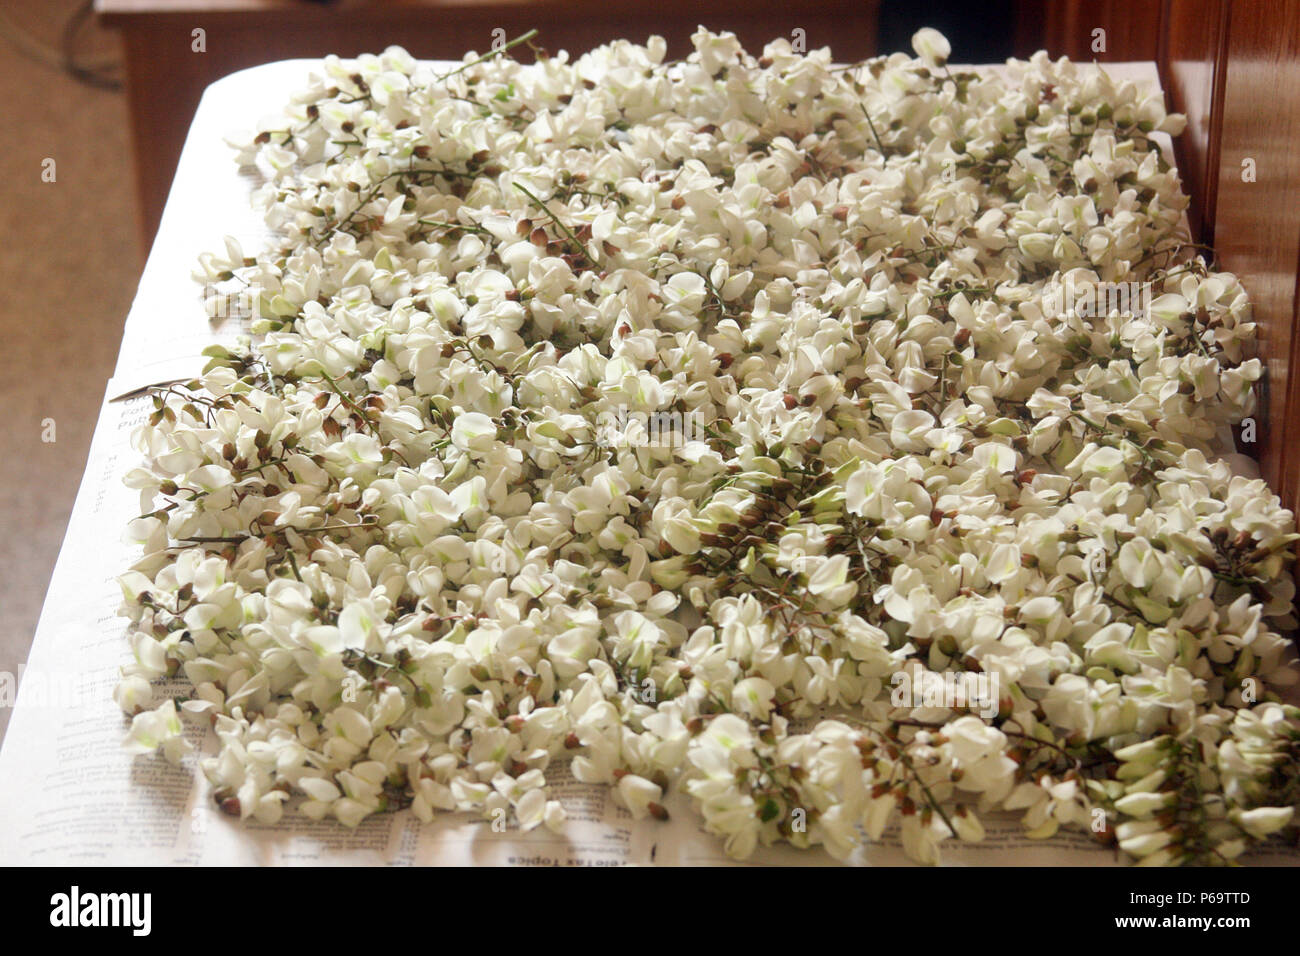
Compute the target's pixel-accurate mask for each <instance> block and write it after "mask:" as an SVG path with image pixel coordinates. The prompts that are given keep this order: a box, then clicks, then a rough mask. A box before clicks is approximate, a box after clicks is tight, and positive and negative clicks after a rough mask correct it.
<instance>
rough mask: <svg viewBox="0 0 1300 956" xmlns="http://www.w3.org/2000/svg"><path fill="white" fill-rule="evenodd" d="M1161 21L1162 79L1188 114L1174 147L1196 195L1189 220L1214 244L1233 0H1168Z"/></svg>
mask: <svg viewBox="0 0 1300 956" xmlns="http://www.w3.org/2000/svg"><path fill="white" fill-rule="evenodd" d="M1161 23H1162V29H1161V35H1160V50H1159V53H1158V63H1159V66H1160V84H1161V86H1162V87H1163V88H1164V91H1165V95H1166V97H1167V98H1168V100H1169V106H1170V108H1171V109H1173V110H1174V111H1175V112H1178V113H1182V114H1184V115H1185V116H1186V117H1187V129H1186V131H1185V132H1184V133H1183V135H1182V136H1180V137H1179V138H1178V141H1177V142H1176V143H1175V150H1176V152H1177V154H1178V171H1179V174H1180V175H1181V176H1182V178H1183V184H1184V188H1185V189H1186V190H1187V194H1188V196H1190V197H1191V200H1192V204H1191V207H1190V208H1189V209H1188V219H1189V220H1190V221H1191V226H1192V236H1193V237H1194V238H1195V239H1196V240H1197V241H1198V242H1203V243H1206V244H1212V243H1213V242H1214V228H1213V227H1214V216H1213V210H1214V208H1215V203H1216V199H1217V195H1218V183H1219V175H1218V171H1219V129H1220V122H1221V117H1222V106H1223V86H1224V81H1225V78H1226V77H1225V73H1226V71H1225V70H1224V68H1223V52H1224V46H1225V44H1226V42H1227V35H1228V31H1227V25H1228V0H1164V6H1163V9H1162V11H1161Z"/></svg>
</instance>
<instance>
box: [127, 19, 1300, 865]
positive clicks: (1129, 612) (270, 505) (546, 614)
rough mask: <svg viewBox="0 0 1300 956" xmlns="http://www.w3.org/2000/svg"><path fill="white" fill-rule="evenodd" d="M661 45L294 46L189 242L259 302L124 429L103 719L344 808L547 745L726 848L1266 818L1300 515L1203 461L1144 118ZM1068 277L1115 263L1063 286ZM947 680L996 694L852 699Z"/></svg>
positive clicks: (1190, 840)
mask: <svg viewBox="0 0 1300 956" xmlns="http://www.w3.org/2000/svg"><path fill="white" fill-rule="evenodd" d="M693 40H694V52H693V53H692V54H691V55H690V56H689V57H688V58H687V59H686V60H683V61H678V62H673V63H665V62H664V50H665V44H664V42H663V41H662V40H660V39H657V38H655V39H651V40H650V41H649V42H648V44H647V45H646V46H637V45H634V44H631V43H627V42H618V43H614V44H611V45H608V46H605V47H602V48H600V49H598V50H595V51H593V52H591V53H589V54H586V55H584V56H582V57H580V58H578V59H577V60H575V61H573V62H570V61H569V59H568V57H567V56H565V55H558V56H547V55H545V53H544V52H543V51H538V55H537V60H536V62H535V63H534V64H531V65H522V64H520V63H519V62H516V60H514V59H513V58H512V55H510V53H509V52H508V51H502V52H504V53H505V55H492V54H489V55H488V56H486V57H480V58H474V57H472V56H467V57H466V59H465V61H464V63H463V64H462V65H461V66H460V67H459V68H458V69H456V70H454V71H451V72H448V73H444V74H443V75H438V74H437V73H436V72H435V71H433V70H431V69H430V68H429V67H428V66H421V65H420V64H418V63H416V62H415V61H414V60H412V58H411V57H410V56H408V55H407V54H406V53H405V52H404V51H402V50H400V49H397V48H392V49H389V50H387V51H386V52H385V53H384V54H383V55H381V56H365V57H362V58H360V59H359V60H357V61H355V62H352V63H344V62H341V61H339V60H338V59H336V58H331V59H328V60H326V61H325V62H324V66H323V75H322V76H320V77H318V78H315V79H314V80H313V85H311V86H310V88H308V89H306V90H305V91H303V92H302V93H301V94H299V95H298V96H296V97H295V98H294V101H293V102H292V103H291V104H290V105H289V106H288V108H287V109H286V110H285V112H284V114H283V116H282V117H281V118H280V119H279V120H277V121H276V122H275V123H272V124H269V125H267V126H265V127H264V128H263V129H262V130H261V131H260V132H258V133H257V134H256V135H255V136H253V135H251V134H250V136H249V139H248V141H247V142H244V143H242V144H241V151H240V154H239V159H240V161H241V162H242V163H245V164H255V165H256V167H257V169H258V170H259V171H260V172H261V174H262V176H263V177H264V180H265V182H264V185H263V186H261V187H260V189H259V191H258V192H257V194H256V201H257V203H258V204H259V205H260V207H261V208H262V209H264V210H265V214H266V221H267V223H268V224H269V225H270V226H271V227H272V228H273V229H274V230H275V232H276V234H277V235H279V236H280V240H279V242H280V245H279V247H277V248H272V249H268V250H266V251H263V252H261V253H259V254H257V255H255V256H246V254H245V252H244V250H242V249H240V248H239V246H238V245H237V244H236V243H235V242H233V241H229V242H228V243H227V249H226V251H225V253H224V254H215V255H211V256H208V257H205V259H204V260H203V262H202V267H201V274H200V278H201V279H202V280H203V281H204V282H205V283H207V284H208V285H209V287H210V288H211V289H214V290H217V291H219V292H220V293H221V296H222V297H223V298H221V299H218V300H217V301H221V302H234V303H236V304H241V305H242V306H243V307H248V308H251V309H252V310H253V311H254V312H256V313H257V314H258V315H259V316H260V317H259V318H258V319H257V320H256V321H255V324H254V328H253V332H254V335H253V337H252V340H251V341H249V342H248V343H247V347H246V348H243V349H242V350H237V351H228V350H226V349H223V348H214V349H211V350H209V357H210V358H211V361H210V362H209V364H208V366H207V368H206V369H205V370H204V372H203V374H202V375H201V377H200V378H198V379H196V380H195V381H194V382H191V383H189V384H188V385H187V386H176V387H171V388H167V389H162V390H159V391H158V393H157V395H156V397H155V412H154V414H153V416H152V418H151V420H150V422H149V423H148V424H147V425H146V426H143V427H142V428H140V429H139V431H138V433H137V443H138V446H139V448H140V449H141V451H142V453H143V454H144V455H145V457H146V461H147V464H146V466H145V467H143V468H139V469H136V470H134V471H132V472H131V473H130V475H129V476H128V479H127V480H128V483H129V484H130V485H131V486H132V487H133V488H138V489H139V491H140V494H141V500H142V502H143V505H142V510H143V511H145V512H146V513H145V514H144V515H143V516H142V517H140V518H138V519H137V520H136V521H135V522H134V523H133V524H132V526H131V532H132V533H133V536H134V538H135V539H137V540H139V541H140V542H141V543H142V544H143V547H144V555H143V557H142V558H141V560H140V561H139V562H138V563H137V564H136V565H135V566H134V568H133V569H132V570H131V571H130V572H129V573H127V574H125V575H124V576H123V577H122V579H121V583H122V588H123V591H124V594H125V598H126V604H125V613H127V614H129V616H130V619H131V621H132V626H131V630H130V642H131V646H132V649H133V651H134V653H133V661H132V662H131V663H130V664H129V666H127V667H126V668H125V673H124V680H123V681H122V683H121V685H120V687H119V689H118V691H117V699H118V702H119V703H120V704H121V706H122V707H123V709H124V710H125V711H126V712H128V713H131V714H134V715H135V717H134V720H133V723H132V728H131V733H130V737H129V741H128V746H129V747H130V748H131V749H132V750H134V751H137V752H141V753H145V752H152V751H155V750H157V749H159V748H161V749H162V750H163V751H164V752H165V753H167V754H168V755H169V756H170V757H172V758H179V757H180V755H181V754H183V753H184V752H185V751H186V750H187V749H188V748H187V744H186V741H185V735H184V732H183V725H182V721H181V719H180V718H181V717H182V716H191V717H195V718H202V719H203V720H205V721H206V720H211V721H212V723H213V724H214V726H215V728H216V733H217V736H218V737H219V740H220V749H219V753H218V754H217V755H216V756H215V757H211V758H208V759H204V760H203V761H202V768H203V771H204V772H205V773H206V775H207V777H208V779H209V780H210V781H211V783H212V785H213V787H214V792H215V797H216V800H217V801H218V803H219V804H220V806H221V808H222V809H224V810H226V811H227V812H229V813H231V814H235V815H238V816H240V817H245V818H247V817H255V818H257V819H258V820H261V821H265V822H274V821H276V820H278V819H279V818H280V816H281V814H282V812H283V811H284V809H285V807H286V804H289V805H291V806H294V807H296V808H297V809H298V810H299V811H300V812H302V813H304V814H306V815H308V816H310V817H313V818H324V817H333V818H337V819H338V820H339V821H341V822H342V823H344V824H348V825H355V824H357V823H358V822H360V821H361V820H362V819H364V818H365V817H367V816H368V815H370V814H373V813H381V812H386V811H393V810H396V809H399V808H403V807H408V806H409V807H410V808H411V809H412V810H413V811H414V813H416V814H417V815H418V816H419V817H420V818H421V819H422V820H428V819H429V818H430V817H431V816H432V815H433V814H434V813H435V812H437V811H471V812H473V813H475V814H479V815H481V816H483V817H484V818H492V817H494V816H498V817H499V816H500V815H502V814H503V813H504V814H506V815H508V818H509V819H510V821H511V822H512V824H515V825H518V826H519V827H522V828H524V829H529V828H532V827H535V826H538V825H543V824H544V825H547V826H551V827H559V826H561V825H562V823H563V819H564V812H563V808H562V806H561V805H560V804H559V802H557V801H556V800H555V799H553V798H552V796H551V795H550V793H549V791H548V785H547V775H548V772H549V773H552V774H553V772H554V767H555V766H558V764H559V763H560V762H571V764H570V766H571V770H572V773H573V774H574V775H576V777H577V778H579V779H580V780H582V781H587V782H593V783H603V784H608V785H610V786H612V787H613V788H614V790H615V793H616V795H617V799H618V800H619V801H620V802H621V803H622V804H624V805H626V807H627V808H628V809H629V810H630V811H631V812H632V813H633V814H634V815H635V816H636V817H638V818H639V817H643V816H646V815H649V816H653V817H657V818H660V819H662V818H664V817H666V816H667V811H666V810H665V808H664V804H665V801H666V800H667V795H668V793H669V792H670V791H676V792H680V793H684V794H686V795H688V797H689V800H690V802H691V803H692V805H693V806H694V807H695V808H696V809H697V810H698V812H699V813H700V814H701V816H702V818H703V823H704V826H705V827H706V828H707V829H708V830H709V831H710V832H712V833H715V834H717V835H719V836H720V837H722V838H723V839H724V840H725V842H726V849H727V851H728V852H729V853H731V854H733V855H735V856H737V857H744V856H746V855H748V854H750V853H751V852H752V851H753V850H754V849H755V848H756V847H757V846H758V845H760V844H769V843H772V842H774V841H778V840H785V841H788V842H790V843H792V844H795V845H797V846H801V847H802V846H812V845H821V846H823V847H825V848H826V850H828V851H829V852H831V853H833V854H835V855H836V856H840V857H843V856H845V855H847V854H849V853H851V852H852V851H853V850H854V848H855V847H857V846H859V845H860V844H861V843H863V842H864V841H870V840H877V839H879V838H880V836H881V834H882V832H883V831H884V830H885V829H886V828H887V827H888V826H890V825H891V824H898V825H900V827H901V835H902V839H903V842H904V845H905V847H906V848H907V850H908V852H909V853H910V854H911V855H912V856H913V857H914V858H915V859H917V860H921V861H926V862H933V861H935V860H936V859H937V856H938V847H939V844H940V843H941V842H942V841H943V840H945V839H948V838H950V837H955V838H958V839H962V840H978V839H980V837H981V835H982V833H983V830H982V827H981V824H980V822H979V817H980V815H984V814H987V813H989V812H994V811H1003V810H1013V811H1019V812H1021V813H1023V817H1024V823H1025V826H1026V827H1027V828H1028V830H1029V832H1030V833H1031V834H1032V835H1033V836H1042V837H1045V836H1050V835H1052V834H1054V833H1055V832H1056V831H1057V829H1058V827H1062V826H1074V827H1076V828H1081V829H1082V830H1084V831H1091V832H1093V833H1096V834H1097V835H1098V837H1099V838H1100V839H1102V840H1103V841H1106V842H1110V843H1115V844H1117V845H1118V847H1119V848H1120V849H1121V850H1122V851H1123V852H1124V853H1125V854H1127V855H1128V856H1129V857H1131V858H1138V859H1141V861H1142V862H1145V863H1178V862H1226V861H1230V860H1232V859H1234V858H1235V857H1237V856H1238V855H1240V854H1241V853H1242V852H1243V851H1244V850H1245V849H1246V848H1248V846H1249V845H1250V844H1251V843H1252V842H1254V841H1258V840H1261V839H1264V838H1266V837H1268V836H1269V835H1270V834H1272V833H1276V832H1278V831H1279V830H1282V829H1283V828H1286V827H1288V826H1290V824H1291V817H1292V812H1293V808H1294V804H1295V803H1296V801H1297V799H1298V798H1300V761H1298V760H1297V757H1300V711H1298V710H1297V709H1295V708H1294V707H1291V706H1288V705H1284V704H1282V703H1280V702H1279V688H1281V687H1282V686H1283V685H1286V684H1288V683H1290V682H1291V680H1292V672H1291V670H1290V668H1289V665H1288V663H1287V660H1288V658H1287V650H1286V648H1287V644H1286V641H1285V640H1284V639H1283V637H1281V636H1280V633H1279V632H1284V631H1286V630H1288V629H1290V628H1292V627H1293V626H1294V625H1295V618H1294V617H1293V616H1292V610H1293V601H1292V598H1293V593H1294V588H1293V585H1292V582H1291V578H1290V568H1289V562H1290V560H1291V558H1290V555H1289V551H1290V545H1291V543H1292V542H1293V541H1295V540H1296V539H1297V537H1300V536H1297V535H1296V534H1294V533H1293V518H1292V515H1291V513H1290V512H1289V511H1287V510H1285V509H1283V508H1282V507H1281V506H1280V504H1279V501H1278V499H1277V498H1276V497H1275V496H1274V495H1273V494H1272V493H1271V491H1270V490H1269V489H1268V487H1267V486H1266V485H1265V484H1264V483H1263V482H1261V481H1258V480H1248V479H1246V478H1242V477H1236V476H1234V475H1233V473H1232V472H1231V470H1230V469H1229V467H1228V466H1227V465H1226V464H1224V463H1223V462H1221V461H1218V460H1216V459H1215V453H1214V449H1215V448H1216V447H1218V446H1217V445H1216V435H1217V434H1219V433H1220V432H1221V431H1222V430H1223V429H1224V427H1225V425H1227V424H1229V423H1234V422H1239V421H1240V420H1241V419H1242V418H1243V417H1244V416H1247V415H1249V414H1250V412H1251V410H1252V408H1253V402H1254V398H1253V394H1252V383H1253V382H1255V381H1256V380H1257V379H1258V378H1259V376H1260V373H1261V368H1260V363H1259V361H1258V360H1256V359H1252V358H1248V355H1249V350H1250V348H1251V345H1252V340H1253V338H1254V326H1253V324H1252V323H1251V321H1250V318H1249V315H1250V313H1249V306H1248V303H1247V299H1246V295H1245V293H1244V292H1243V290H1242V287H1241V285H1240V283H1239V282H1238V280H1237V279H1236V277H1234V276H1232V275H1229V274H1225V273H1220V272H1214V271H1212V270H1211V268H1210V266H1209V265H1208V263H1207V262H1206V260H1204V259H1202V258H1201V257H1199V256H1195V255H1191V254H1190V253H1191V252H1193V251H1194V250H1192V249H1190V248H1189V245H1188V243H1187V241H1186V237H1185V235H1184V234H1183V233H1182V231H1181V230H1182V227H1181V226H1180V217H1181V212H1182V210H1183V208H1184V207H1185V205H1186V200H1185V198H1184V197H1183V196H1182V194H1181V192H1180V188H1179V181H1178V178H1177V174H1176V172H1175V170H1174V169H1172V168H1171V166H1170V165H1169V163H1168V162H1167V161H1166V160H1165V158H1164V157H1162V155H1161V152H1160V150H1159V148H1158V146H1157V144H1156V143H1155V142H1154V141H1153V139H1152V138H1151V134H1152V133H1153V132H1155V131H1162V132H1172V133H1176V132H1177V131H1178V130H1179V129H1180V128H1181V127H1182V125H1183V121H1182V118H1181V117H1178V116H1172V115H1166V113H1165V111H1164V106H1163V103H1162V100H1161V98H1160V96H1159V95H1158V94H1157V93H1151V92H1142V91H1140V90H1139V89H1137V88H1136V87H1135V86H1134V85H1133V84H1132V83H1128V82H1124V83H1118V82H1115V81H1114V80H1112V79H1111V78H1109V77H1108V76H1107V75H1106V74H1105V72H1104V71H1100V70H1090V69H1079V68H1077V67H1076V66H1075V65H1073V64H1071V63H1069V62H1068V61H1065V60H1062V61H1058V62H1053V61H1051V60H1049V59H1048V58H1047V56H1046V55H1045V54H1038V55H1037V56H1035V57H1034V58H1033V59H1032V60H1030V61H1028V62H1014V63H1012V64H1010V65H1009V67H1008V68H1007V70H1006V71H1005V73H1004V74H1003V75H1001V76H995V75H991V74H987V73H978V74H977V73H976V72H972V71H968V70H959V69H953V68H950V67H949V66H948V64H947V57H948V43H947V41H946V40H944V39H943V37H942V36H940V35H939V34H937V33H935V32H934V31H932V30H923V31H921V33H919V34H918V35H917V37H916V38H915V41H914V46H915V47H916V49H917V51H918V58H909V57H907V56H905V55H902V54H895V55H892V56H889V57H884V58H879V59H874V60H871V61H869V62H866V63H862V64H857V65H854V66H851V67H837V66H836V65H834V64H833V62H832V60H831V58H830V55H829V53H828V52H827V51H818V52H815V53H811V54H808V55H801V54H796V53H793V52H792V51H791V48H790V44H789V43H788V42H786V41H784V40H779V41H776V42H773V43H771V44H769V45H768V46H767V47H766V48H765V49H764V51H763V54H762V56H761V57H758V58H755V57H754V56H752V55H750V54H748V53H746V52H745V51H744V50H743V49H742V48H741V46H740V45H739V43H738V42H737V40H736V38H735V37H734V36H732V35H730V34H725V33H724V34H714V33H710V32H707V31H704V30H700V31H699V32H698V33H696V34H695V36H694V38H693ZM1107 283H1110V284H1119V283H1135V284H1144V285H1143V286H1142V287H1143V288H1144V289H1146V290H1147V291H1148V292H1149V296H1148V297H1147V298H1148V299H1149V304H1148V305H1146V306H1145V307H1142V308H1137V307H1134V306H1133V304H1132V303H1130V305H1129V306H1128V307H1125V308H1108V307H1106V306H1104V305H1103V306H1102V307H1099V308H1091V307H1089V308H1082V307H1078V298H1077V293H1078V290H1079V289H1081V288H1087V289H1090V290H1091V289H1101V288H1102V287H1103V286H1104V285H1105V284H1107ZM225 297H228V298H225ZM1140 300H1141V297H1136V298H1135V299H1134V302H1138V301H1140ZM1088 301H1093V300H1092V299H1091V298H1089V299H1088ZM1095 301H1096V302H1103V301H1105V300H1104V299H1103V297H1102V296H1100V295H1098V296H1097V298H1096V300H1095ZM1071 303H1073V304H1071ZM646 423H653V424H655V425H656V426H662V427H658V428H656V429H654V431H655V434H654V435H651V434H650V432H649V431H647V429H646V427H645V426H646ZM676 439H680V440H676ZM954 673H961V674H967V675H976V676H979V677H982V678H988V679H989V680H987V681H986V684H985V685H981V686H991V687H996V688H997V696H996V699H995V700H994V701H992V706H989V707H984V708H981V707H980V706H979V705H978V703H977V702H975V701H973V700H965V701H962V700H956V701H953V700H947V699H943V698H941V697H935V698H934V699H931V698H930V697H928V696H926V697H925V698H924V699H920V700H917V701H912V702H911V706H897V705H896V704H897V702H896V700H895V699H894V692H895V691H896V690H897V689H898V684H899V676H900V675H903V674H907V675H908V676H909V679H911V678H915V679H919V680H921V681H922V684H921V685H918V686H929V685H926V684H925V681H924V678H925V677H926V676H927V675H930V676H934V675H949V676H951V675H952V674H954ZM179 677H183V678H184V679H185V680H186V682H187V683H188V685H189V686H191V687H192V690H191V691H188V692H187V693H186V694H185V695H183V696H182V697H181V698H180V699H179V701H178V700H176V699H173V698H171V697H167V699H163V697H164V695H165V694H168V693H172V692H173V690H172V688H174V687H175V684H174V683H168V684H166V686H165V687H160V686H155V685H157V684H159V683H160V682H164V681H165V679H167V678H179ZM944 686H946V687H952V686H957V685H956V684H955V683H954V682H953V681H952V680H949V681H948V682H947V683H946V684H945V685H944ZM178 704H179V706H178Z"/></svg>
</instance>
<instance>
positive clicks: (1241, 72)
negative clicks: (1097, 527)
mask: <svg viewBox="0 0 1300 956" xmlns="http://www.w3.org/2000/svg"><path fill="white" fill-rule="evenodd" d="M1223 62H1224V64H1225V68H1226V75H1225V84H1224V89H1223V108H1222V113H1221V124H1222V129H1221V136H1222V141H1221V144H1220V147H1219V162H1218V195H1217V198H1216V202H1215V206H1214V240H1215V247H1216V250H1217V252H1218V255H1219V261H1220V263H1221V264H1222V265H1223V267H1224V268H1226V269H1228V270H1230V271H1232V272H1234V273H1236V274H1237V275H1239V276H1241V277H1242V281H1243V282H1244V283H1245V285H1246V288H1247V290H1248V291H1249V292H1250V295H1251V301H1252V303H1253V306H1254V313H1255V319H1256V321H1257V322H1258V323H1259V327H1260V352H1261V357H1262V358H1263V359H1264V360H1265V364H1266V365H1267V368H1268V378H1267V382H1266V387H1265V388H1264V389H1263V394H1262V395H1261V406H1262V407H1261V410H1260V418H1259V434H1260V442H1259V459H1260V466H1261V468H1262V470H1263V473H1264V477H1265V478H1267V479H1268V481H1269V482H1270V484H1272V485H1273V487H1274V488H1276V489H1277V490H1278V492H1279V494H1281V495H1282V498H1283V500H1284V501H1285V502H1287V503H1288V505H1289V506H1290V507H1291V508H1292V509H1296V508H1297V507H1300V494H1298V492H1300V481H1298V475H1300V437H1297V436H1300V374H1298V370H1297V362H1300V334H1298V333H1297V323H1298V322H1300V312H1298V311H1297V307H1298V306H1300V302H1297V291H1298V290H1297V270H1298V269H1300V0H1232V2H1231V4H1230V10H1229V16H1228V26H1227V43H1226V49H1225V57H1224V61H1223ZM1246 160H1253V161H1254V180H1255V181H1254V182H1248V181H1246V179H1247V178H1249V177H1246V176H1243V172H1244V170H1243V166H1242V163H1243V161H1246Z"/></svg>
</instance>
